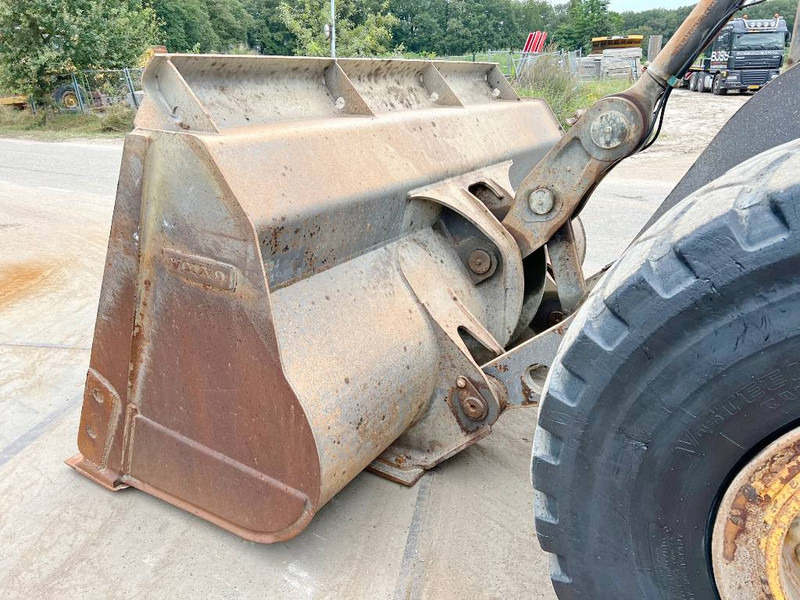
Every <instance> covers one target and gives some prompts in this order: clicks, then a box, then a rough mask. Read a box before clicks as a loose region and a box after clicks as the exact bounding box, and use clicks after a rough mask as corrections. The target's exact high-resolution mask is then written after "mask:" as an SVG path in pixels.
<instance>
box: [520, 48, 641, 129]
mask: <svg viewBox="0 0 800 600" xmlns="http://www.w3.org/2000/svg"><path fill="white" fill-rule="evenodd" d="M519 75H520V76H519V78H518V79H517V80H516V82H515V88H516V90H517V93H518V94H519V95H520V96H522V97H525V98H541V99H542V100H546V101H547V103H548V104H549V105H550V108H551V109H552V110H553V112H554V113H555V115H556V117H557V118H558V120H559V122H560V123H561V125H562V127H564V128H568V127H569V126H570V119H571V118H572V117H573V116H574V115H575V113H576V112H578V111H579V110H581V109H585V108H588V107H590V106H591V105H592V104H594V103H595V102H597V101H598V100H599V99H600V98H603V97H605V96H608V95H610V94H616V93H619V92H622V91H624V90H626V89H627V88H628V87H630V85H631V82H629V81H627V80H625V79H604V80H602V81H581V79H580V78H578V77H577V76H576V75H574V74H572V73H570V72H569V71H567V70H564V69H562V68H561V67H560V66H559V64H558V59H557V58H555V57H550V56H546V57H542V58H540V59H539V60H537V61H536V62H534V63H532V65H531V66H530V68H528V69H526V70H525V71H524V72H522V73H520V74H519Z"/></svg>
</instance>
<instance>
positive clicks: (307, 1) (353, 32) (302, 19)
mask: <svg viewBox="0 0 800 600" xmlns="http://www.w3.org/2000/svg"><path fill="white" fill-rule="evenodd" d="M329 7H330V4H328V3H327V2H324V1H323V0H304V1H303V2H302V3H300V4H298V5H294V6H292V5H290V4H288V3H286V2H281V4H280V5H279V7H278V11H279V13H280V16H281V20H282V21H283V23H284V24H285V25H286V28H287V29H288V30H289V32H290V33H292V35H294V37H295V39H296V44H297V45H296V47H295V52H296V53H297V54H300V55H305V56H328V55H330V41H329V40H327V39H325V34H324V26H325V24H326V23H328V22H330V9H329ZM387 9H388V5H387V4H380V3H377V2H364V1H363V0H340V1H339V2H337V3H336V54H337V55H338V56H375V55H380V54H386V53H387V52H389V50H390V49H391V42H392V27H393V26H394V25H395V24H396V23H397V18H396V17H395V16H394V15H392V14H390V13H389V12H388V11H387Z"/></svg>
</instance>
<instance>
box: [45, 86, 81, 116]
mask: <svg viewBox="0 0 800 600" xmlns="http://www.w3.org/2000/svg"><path fill="white" fill-rule="evenodd" d="M78 94H80V100H82V101H83V104H84V106H88V104H89V102H88V97H87V95H86V90H84V89H83V87H82V86H80V85H79V86H78V90H77V92H76V91H75V87H74V86H73V85H72V84H70V83H65V84H63V85H60V86H58V87H57V88H56V89H55V90H54V91H53V105H54V106H55V107H56V108H57V109H59V110H62V111H68V112H77V111H79V110H80V101H79V100H78Z"/></svg>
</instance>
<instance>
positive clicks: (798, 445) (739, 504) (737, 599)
mask: <svg viewBox="0 0 800 600" xmlns="http://www.w3.org/2000/svg"><path fill="white" fill-rule="evenodd" d="M711 555H712V563H713V568H714V579H715V582H716V584H717V589H718V591H719V594H720V597H721V598H722V600H745V599H750V598H763V597H767V598H774V600H800V429H795V430H793V431H791V432H790V433H787V434H786V435H784V436H782V437H781V438H779V439H778V440H776V441H775V442H773V443H772V444H770V445H769V446H768V447H767V448H766V449H765V450H763V451H762V452H761V453H759V454H758V456H756V457H755V458H754V459H753V460H752V461H750V462H749V463H748V464H747V465H746V466H745V467H744V468H743V469H742V470H741V471H740V472H739V473H738V474H737V475H736V477H735V478H734V480H733V482H732V483H731V485H730V487H729V488H728V490H727V492H726V493H725V495H724V496H723V499H722V502H721V504H720V508H719V511H718V513H717V517H716V520H715V523H714V532H713V536H712V541H711Z"/></svg>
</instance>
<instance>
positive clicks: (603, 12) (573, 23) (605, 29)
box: [553, 0, 620, 51]
mask: <svg viewBox="0 0 800 600" xmlns="http://www.w3.org/2000/svg"><path fill="white" fill-rule="evenodd" d="M608 3H609V0H573V1H572V3H571V4H570V7H569V12H568V13H567V18H566V21H565V22H564V23H562V24H561V25H560V26H559V27H558V29H556V32H555V35H554V38H553V39H554V41H556V42H558V44H559V45H560V46H562V47H564V48H566V49H568V50H576V49H578V48H583V49H584V50H587V51H588V50H591V47H592V38H593V37H601V36H607V35H611V34H612V33H613V32H614V30H615V29H617V28H618V27H619V24H620V19H619V16H618V15H617V14H616V13H611V12H610V11H609V10H608Z"/></svg>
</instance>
